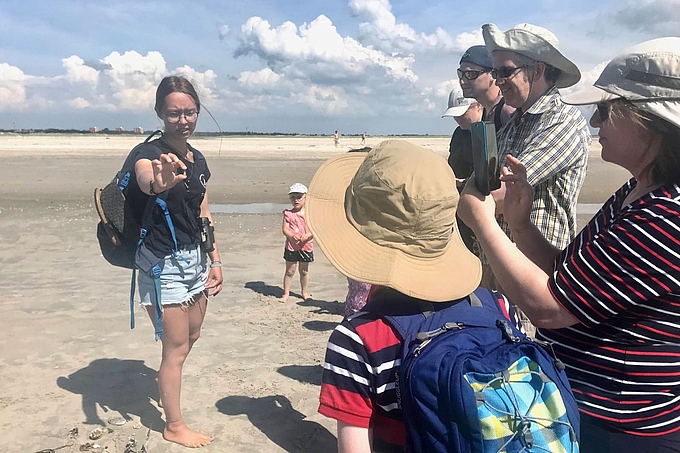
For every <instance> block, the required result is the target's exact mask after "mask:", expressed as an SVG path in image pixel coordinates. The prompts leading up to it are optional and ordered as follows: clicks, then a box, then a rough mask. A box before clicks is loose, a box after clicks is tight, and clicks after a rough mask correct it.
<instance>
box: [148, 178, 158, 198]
mask: <svg viewBox="0 0 680 453" xmlns="http://www.w3.org/2000/svg"><path fill="white" fill-rule="evenodd" d="M149 192H150V193H151V195H158V194H157V193H156V191H154V190H153V179H152V180H151V181H149Z"/></svg>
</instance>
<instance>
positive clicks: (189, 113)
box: [165, 110, 198, 123]
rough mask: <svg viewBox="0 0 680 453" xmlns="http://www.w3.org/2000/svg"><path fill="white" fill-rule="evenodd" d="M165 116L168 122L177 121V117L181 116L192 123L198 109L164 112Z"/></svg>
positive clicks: (196, 116)
mask: <svg viewBox="0 0 680 453" xmlns="http://www.w3.org/2000/svg"><path fill="white" fill-rule="evenodd" d="M165 117H166V118H167V119H168V123H179V119H180V118H182V117H184V119H185V120H187V123H193V122H194V121H196V119H197V118H198V111H197V110H182V111H171V112H165Z"/></svg>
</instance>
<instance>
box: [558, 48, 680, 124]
mask: <svg viewBox="0 0 680 453" xmlns="http://www.w3.org/2000/svg"><path fill="white" fill-rule="evenodd" d="M614 99H625V100H627V101H629V102H632V103H633V104H634V105H635V106H636V107H638V108H639V109H640V110H644V111H646V112H649V113H651V114H653V115H656V116H658V117H661V118H663V119H665V120H666V121H668V122H670V123H672V124H674V125H675V126H677V127H680V38H677V37H674V38H659V39H652V40H651V41H645V42H643V43H641V44H638V45H636V46H633V47H631V48H630V49H628V50H627V51H626V52H624V53H623V54H621V55H618V56H617V57H615V58H614V59H613V60H612V61H610V62H609V63H608V64H607V66H606V67H605V68H604V71H602V74H600V77H599V78H598V79H597V81H595V83H594V84H593V85H592V86H589V87H585V88H583V89H580V90H578V91H575V92H573V93H570V94H566V95H564V96H562V101H563V102H564V103H566V104H573V105H587V104H597V103H598V102H606V101H611V100H614Z"/></svg>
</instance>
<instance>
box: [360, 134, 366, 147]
mask: <svg viewBox="0 0 680 453" xmlns="http://www.w3.org/2000/svg"><path fill="white" fill-rule="evenodd" d="M361 146H366V132H362V134H361Z"/></svg>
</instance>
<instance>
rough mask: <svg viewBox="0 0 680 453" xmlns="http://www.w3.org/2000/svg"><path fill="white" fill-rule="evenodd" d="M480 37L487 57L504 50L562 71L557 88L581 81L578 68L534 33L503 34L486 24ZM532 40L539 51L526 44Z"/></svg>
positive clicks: (510, 32) (513, 30)
mask: <svg viewBox="0 0 680 453" xmlns="http://www.w3.org/2000/svg"><path fill="white" fill-rule="evenodd" d="M482 37H483V38H484V44H485V45H486V49H487V50H488V52H489V55H491V52H493V51H495V50H506V51H509V52H515V53H518V54H520V55H524V56H525V57H528V58H531V59H532V60H535V61H542V62H544V63H547V64H549V65H551V66H554V67H555V68H557V69H559V70H560V71H562V73H561V74H560V76H559V77H558V79H557V81H556V82H555V86H557V88H568V87H570V86H574V85H576V84H577V83H578V81H579V80H581V71H580V70H579V69H578V66H576V65H575V64H574V63H573V62H572V61H571V60H569V59H568V58H567V57H565V56H564V55H562V52H560V51H559V50H558V49H557V48H556V47H555V46H553V45H552V44H550V43H549V42H548V41H546V40H545V39H543V38H542V37H540V36H538V35H536V34H534V33H531V32H528V31H526V30H520V29H510V30H508V31H507V32H504V31H502V30H501V29H499V28H498V27H497V26H495V25H494V24H486V25H483V26H482ZM532 40H533V41H534V42H536V40H540V42H541V45H542V46H543V47H542V48H541V49H540V51H537V50H536V48H532V47H531V46H530V45H528V44H527V43H528V42H531V41H532Z"/></svg>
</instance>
